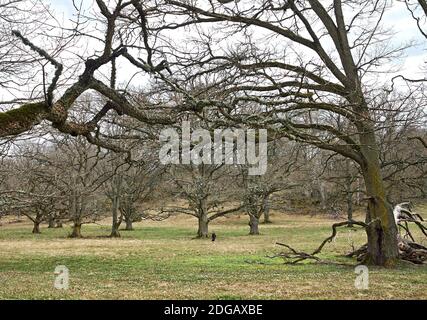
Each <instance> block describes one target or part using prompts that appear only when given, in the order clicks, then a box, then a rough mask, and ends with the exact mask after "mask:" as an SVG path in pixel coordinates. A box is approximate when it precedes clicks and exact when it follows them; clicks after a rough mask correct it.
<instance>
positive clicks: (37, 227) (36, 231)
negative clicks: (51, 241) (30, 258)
mask: <svg viewBox="0 0 427 320" xmlns="http://www.w3.org/2000/svg"><path fill="white" fill-rule="evenodd" d="M33 233H34V234H40V233H41V232H40V222H39V221H34V226H33Z"/></svg>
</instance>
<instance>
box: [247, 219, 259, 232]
mask: <svg viewBox="0 0 427 320" xmlns="http://www.w3.org/2000/svg"><path fill="white" fill-rule="evenodd" d="M249 219H250V221H249V226H250V227H251V229H250V232H249V234H250V235H251V236H254V235H259V228H258V226H259V218H258V217H256V216H254V215H252V214H250V215H249Z"/></svg>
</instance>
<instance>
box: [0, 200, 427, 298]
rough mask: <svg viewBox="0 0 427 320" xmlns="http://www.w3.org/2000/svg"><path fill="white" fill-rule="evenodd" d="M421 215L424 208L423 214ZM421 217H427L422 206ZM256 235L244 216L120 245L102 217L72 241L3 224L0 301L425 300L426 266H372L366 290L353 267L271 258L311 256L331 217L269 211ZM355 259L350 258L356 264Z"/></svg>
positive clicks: (169, 228) (342, 239) (154, 229)
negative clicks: (199, 236) (65, 280)
mask: <svg viewBox="0 0 427 320" xmlns="http://www.w3.org/2000/svg"><path fill="white" fill-rule="evenodd" d="M425 209H426V208H425ZM424 211H425V212H424V216H426V213H427V212H426V211H427V210H424ZM272 218H273V221H274V224H271V225H261V226H260V230H261V232H262V235H260V236H248V235H247V234H248V226H247V217H245V216H241V217H232V218H223V219H222V220H219V221H218V222H216V223H212V224H211V226H210V230H211V231H215V232H216V233H217V235H218V239H217V241H216V242H215V243H212V242H211V241H209V240H196V239H192V238H193V236H194V234H195V232H196V220H195V219H191V218H187V217H174V218H171V219H169V220H167V221H164V222H142V223H139V224H136V225H135V227H136V230H135V231H133V232H124V231H122V232H121V234H122V238H121V239H109V238H104V237H103V236H105V235H108V232H109V227H108V224H107V223H108V221H105V223H103V224H101V225H88V226H85V227H84V228H83V235H84V236H86V237H87V238H85V239H78V240H73V239H68V238H67V234H68V233H69V232H70V228H69V227H67V226H66V227H64V228H63V229H47V228H43V229H42V232H43V234H41V235H32V234H31V225H30V224H26V223H24V224H10V225H3V226H2V227H0V299H411V298H412V299H426V298H427V266H418V267H417V266H407V265H402V266H400V267H399V268H396V269H392V270H384V269H380V268H370V288H369V290H357V289H356V288H355V286H354V281H355V277H356V274H355V273H354V267H349V266H336V265H314V264H304V265H297V266H291V265H284V264H283V261H282V260H281V259H279V258H276V259H271V258H269V257H268V256H271V255H274V254H275V253H278V252H280V250H281V247H278V246H277V245H275V243H276V242H277V241H281V242H285V243H288V244H291V245H292V246H293V247H295V248H297V249H301V250H307V251H311V250H313V249H315V248H316V247H317V246H318V245H319V243H320V242H321V241H322V240H323V239H324V238H325V237H327V236H328V235H329V234H330V225H331V224H332V223H333V220H329V219H326V218H314V217H310V216H308V215H306V216H296V215H292V216H291V215H284V214H280V215H279V214H276V215H273V217H272ZM364 239H365V234H364V231H362V230H360V229H359V230H357V231H351V230H350V229H348V228H347V229H346V228H344V229H343V230H342V232H341V233H340V234H339V236H338V238H337V239H336V241H334V242H333V243H330V244H329V245H328V246H327V247H326V248H325V250H324V253H323V254H322V255H321V257H323V258H325V259H335V260H339V261H346V262H349V263H351V262H354V261H353V260H349V259H346V258H342V257H340V256H341V255H342V254H344V253H345V252H347V251H349V250H350V249H351V244H352V243H354V245H355V246H357V245H360V244H363V242H364ZM354 263H355V262H354ZM58 265H65V266H67V267H68V269H69V270H70V288H69V290H67V291H60V290H57V289H55V288H54V286H53V282H54V277H55V276H54V269H55V267H56V266H58Z"/></svg>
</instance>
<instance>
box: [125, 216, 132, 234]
mask: <svg viewBox="0 0 427 320" xmlns="http://www.w3.org/2000/svg"><path fill="white" fill-rule="evenodd" d="M125 221H126V228H125V230H126V231H133V221H132V219H131V218H126V219H125Z"/></svg>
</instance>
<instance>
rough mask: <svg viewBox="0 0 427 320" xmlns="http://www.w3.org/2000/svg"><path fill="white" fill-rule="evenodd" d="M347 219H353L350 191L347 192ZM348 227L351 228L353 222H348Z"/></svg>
mask: <svg viewBox="0 0 427 320" xmlns="http://www.w3.org/2000/svg"><path fill="white" fill-rule="evenodd" d="M347 219H348V221H352V220H353V197H352V194H351V193H350V192H349V193H347ZM348 227H349V228H352V227H353V224H352V223H349V224H348Z"/></svg>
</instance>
